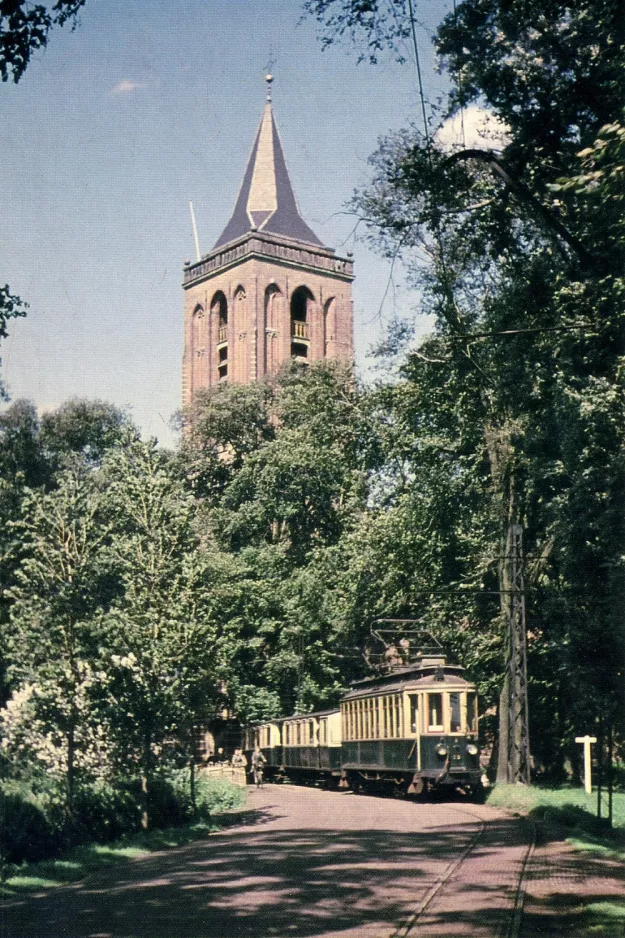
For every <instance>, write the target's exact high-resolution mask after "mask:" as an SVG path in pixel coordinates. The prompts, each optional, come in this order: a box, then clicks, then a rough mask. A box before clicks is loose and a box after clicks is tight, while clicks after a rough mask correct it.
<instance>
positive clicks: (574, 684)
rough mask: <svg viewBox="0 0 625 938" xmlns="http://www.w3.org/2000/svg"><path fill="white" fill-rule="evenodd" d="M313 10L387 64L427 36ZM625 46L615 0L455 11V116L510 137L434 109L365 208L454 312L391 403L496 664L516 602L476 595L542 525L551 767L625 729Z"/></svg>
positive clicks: (534, 635)
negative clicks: (515, 531) (411, 443)
mask: <svg viewBox="0 0 625 938" xmlns="http://www.w3.org/2000/svg"><path fill="white" fill-rule="evenodd" d="M307 8H308V10H309V12H311V13H312V14H313V15H315V16H316V17H317V19H318V20H319V22H320V23H321V24H322V26H323V28H324V35H325V41H326V42H333V41H336V40H337V38H338V37H339V36H346V35H347V36H349V37H350V38H351V39H355V40H357V41H361V40H364V41H365V43H366V44H367V48H368V54H369V55H370V56H371V55H373V56H374V57H375V56H376V55H377V54H378V53H379V52H380V51H381V50H383V49H389V48H390V49H393V50H395V51H397V50H398V49H399V48H400V47H401V43H402V42H403V40H405V39H406V38H407V37H409V36H411V35H412V26H413V25H414V26H415V33H414V36H415V39H416V41H417V43H420V42H422V41H423V32H422V30H421V29H420V27H419V24H418V22H416V21H414V22H412V21H411V16H412V14H413V12H414V10H415V9H416V6H415V5H414V4H411V3H409V2H405V0H379V2H377V0H373V2H370V3H366V4H361V3H356V2H352V0H319V2H317V0H311V2H309V3H308V4H307ZM624 36H625V33H624V28H623V17H622V10H621V6H620V4H618V3H615V2H613V0H583V2H581V3H578V4H575V5H570V4H568V3H566V2H561V0H554V2H551V3H547V4H545V3H544V2H540V3H539V2H532V0H530V2H529V3H527V2H523V3H520V2H519V3H517V2H514V0H513V2H511V3H502V2H501V0H465V2H463V3H459V4H458V5H457V7H456V8H455V9H454V11H453V13H450V14H449V15H448V16H447V17H446V19H445V20H444V21H443V22H442V24H441V25H440V26H439V29H438V31H437V34H436V36H435V40H434V41H435V45H436V47H437V52H438V54H439V57H440V61H441V65H442V66H443V67H444V68H446V69H447V71H448V74H449V76H450V78H451V83H452V84H451V92H450V95H449V100H448V105H447V109H446V111H445V112H444V113H443V117H444V118H446V117H447V116H449V115H453V114H458V112H459V111H461V109H463V108H465V107H467V106H471V107H472V108H473V110H472V111H467V112H466V115H467V121H469V118H470V116H471V115H475V113H476V108H481V109H483V110H484V111H485V112H487V113H489V114H491V115H492V116H493V117H494V118H495V119H496V121H497V127H498V128H500V129H501V130H503V131H504V132H503V133H500V135H499V139H497V140H493V139H492V138H491V139H488V138H484V139H483V140H482V141H481V142H479V143H478V145H477V146H475V144H474V143H470V144H467V143H465V140H464V139H463V138H462V137H461V138H460V139H459V140H458V143H457V145H456V146H455V152H453V149H452V152H453V155H451V154H450V150H449V148H448V145H447V144H446V143H445V141H446V140H448V139H449V136H445V133H444V132H443V131H444V128H443V131H441V130H439V129H438V128H437V123H438V121H437V120H436V112H435V111H434V110H432V112H431V113H430V115H429V117H428V120H429V121H431V123H429V125H428V127H427V128H423V130H422V132H419V131H417V130H416V129H415V128H414V127H411V128H408V129H407V130H405V131H402V132H400V133H398V134H395V135H393V136H392V137H389V138H387V139H386V140H383V141H381V143H380V147H379V149H378V151H377V153H376V154H374V156H373V157H372V161H371V162H372V168H373V172H372V180H371V183H370V184H369V185H368V186H367V187H366V188H365V189H364V190H363V191H361V192H358V193H357V194H356V196H355V199H354V209H355V211H357V212H358V213H359V214H360V215H361V217H362V218H363V219H365V221H366V224H367V225H368V228H369V232H370V238H371V241H372V242H373V244H374V245H375V246H376V247H377V248H378V249H379V250H381V251H382V252H383V253H385V254H386V255H387V256H389V257H393V258H397V257H398V256H400V257H402V259H403V260H404V262H405V264H406V267H407V269H408V271H409V274H410V276H411V277H412V279H413V281H414V283H415V285H416V286H418V287H419V289H420V303H421V309H422V310H424V311H426V312H429V313H431V314H433V315H434V317H435V319H436V325H435V328H434V331H433V335H432V336H431V337H430V338H429V339H428V340H427V341H426V342H424V343H423V344H422V345H421V347H420V348H418V349H410V350H409V351H408V354H407V355H406V364H405V367H404V370H403V374H404V379H405V383H402V384H400V385H398V386H397V387H396V388H395V389H394V390H393V391H390V392H389V393H395V394H396V395H398V396H399V397H400V398H403V399H404V400H408V401H409V404H408V409H407V412H406V419H405V421H404V423H403V426H407V427H408V428H409V432H412V433H414V435H415V438H416V441H415V445H416V446H417V447H418V448H419V450H420V454H419V458H418V460H417V461H416V464H415V467H414V471H415V472H417V473H418V475H419V481H421V479H422V478H423V476H424V473H425V474H427V471H428V469H427V467H428V466H431V467H436V470H438V471H439V473H440V474H439V483H440V484H441V487H442V489H443V490H444V491H446V492H447V493H448V501H447V506H448V511H449V513H450V515H451V516H452V520H451V521H450V523H449V524H448V526H447V529H445V524H444V522H443V521H442V519H441V518H440V516H436V515H434V514H433V513H432V508H431V507H430V506H428V509H427V513H426V518H427V519H428V520H430V521H431V522H432V527H433V530H434V532H435V534H436V536H437V537H440V539H441V544H442V545H443V546H444V548H445V549H446V550H448V551H449V559H450V560H451V561H452V563H453V564H455V568H454V567H453V566H452V567H451V568H447V569H445V570H444V575H443V582H446V583H448V584H449V585H453V584H454V583H456V584H458V585H460V584H461V583H462V584H466V586H469V587H471V589H472V591H473V594H472V595H467V599H466V602H465V606H464V615H465V617H466V622H467V630H468V632H469V633H470V635H471V636H472V639H471V642H475V640H476V637H477V636H478V635H480V636H482V640H483V641H484V640H485V641H486V644H487V647H488V649H489V654H490V653H492V651H493V647H494V645H495V646H496V644H497V642H498V641H499V644H500V645H501V639H497V633H498V629H497V619H498V610H497V609H496V607H495V605H494V604H493V603H489V602H487V601H485V595H484V594H481V593H480V590H481V587H482V584H483V585H484V586H485V587H486V588H490V589H491V590H493V591H494V592H497V591H498V590H499V592H500V595H501V597H502V602H501V609H502V612H503V613H505V611H506V609H505V607H506V600H505V596H506V590H507V585H508V584H507V582H506V567H505V564H504V563H502V557H504V555H505V552H506V533H507V528H508V525H509V524H510V523H518V524H521V525H522V526H523V528H524V538H525V551H526V554H527V558H528V562H527V565H526V578H525V579H526V588H527V597H526V598H527V618H528V627H529V632H528V639H529V674H530V714H531V739H532V751H533V753H534V756H535V759H536V762H537V765H538V766H539V767H541V766H542V767H543V768H545V769H546V770H548V771H554V770H555V769H557V767H558V766H561V765H562V763H563V759H564V756H565V750H568V752H569V754H570V753H571V745H570V740H571V737H572V736H573V735H574V727H575V726H578V725H580V724H581V723H585V724H586V725H591V724H592V721H593V720H594V718H595V716H596V715H597V714H598V713H600V712H603V713H604V715H607V716H608V718H609V719H613V720H616V721H618V722H620V723H621V724H622V718H623V714H622V706H621V704H622V699H623V663H624V647H623V629H622V620H623V599H624V596H625V592H624V587H625V582H624V579H625V578H624V569H623V544H624V542H625V538H624V534H625V532H624V530H623V511H622V506H623V496H624V494H625V493H624V479H625V473H624V470H625V458H624V456H625V453H624V449H625V446H624V444H625V407H624V404H625V399H624V398H625V388H624V387H623V352H624V348H623V338H624V331H623V330H624V326H625V322H624V317H623V287H624V285H625V281H624V280H623V271H624V270H625V241H624V240H623V234H624V232H623V201H624V198H625V189H624V176H623V172H624V168H623V166H624V159H623V157H624V155H625V150H624V147H623V140H624V134H625V122H624V120H623V112H622V104H623V79H622V76H623V66H624V64H625V55H624V44H623V43H624ZM439 113H440V112H439ZM463 126H464V125H463ZM467 129H468V128H467ZM463 133H464V131H463ZM491 147H495V148H496V149H497V150H498V152H497V154H496V155H495V154H494V153H493V152H492V150H491V149H490V148H491ZM408 438H410V437H409V436H408ZM436 470H435V471H436ZM466 524H468V526H469V530H470V534H469V531H468V530H466V528H465V525H466ZM429 582H430V586H433V585H434V584H435V583H436V582H438V581H437V580H436V578H434V580H433V579H432V577H430V578H429ZM484 592H485V591H484ZM426 603H427V604H426ZM427 605H429V600H427V601H426V602H424V606H423V608H427ZM413 608H414V607H413ZM428 615H431V613H430V612H428ZM499 631H501V629H500V630H499ZM487 636H490V637H491V639H490V641H489V640H488V638H487ZM501 650H502V651H504V650H505V649H503V648H502V649H501ZM477 660H478V661H479V663H480V666H481V668H482V669H483V668H484V666H485V665H487V660H486V659H485V658H484V649H482V648H480V649H479V650H478V657H477ZM489 660H490V661H491V664H492V658H491V659H489ZM502 664H503V662H501V663H500V665H499V670H500V672H501V668H502ZM497 682H498V683H501V678H498V679H497Z"/></svg>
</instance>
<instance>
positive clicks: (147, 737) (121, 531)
mask: <svg viewBox="0 0 625 938" xmlns="http://www.w3.org/2000/svg"><path fill="white" fill-rule="evenodd" d="M102 475H103V479H105V497H104V504H105V506H106V512H107V517H110V518H111V519H112V520H111V539H110V545H109V548H108V556H109V559H110V563H111V566H112V568H113V569H114V570H115V576H116V579H117V581H118V583H119V591H118V593H117V595H116V596H115V597H114V599H113V601H112V603H111V604H110V607H109V608H108V611H107V612H106V614H105V615H104V616H103V618H102V623H101V628H102V631H103V635H104V636H105V639H104V647H105V650H104V653H103V654H104V670H105V672H106V674H107V678H106V681H107V695H108V698H107V699H108V701H109V705H110V713H111V733H112V735H113V738H114V740H115V747H116V751H117V758H118V759H119V761H120V764H126V766H128V764H129V763H130V764H131V765H132V764H133V763H134V764H136V765H137V767H138V770H139V774H140V777H141V784H142V792H143V805H142V824H143V826H144V827H148V826H149V822H150V815H149V811H150V796H151V789H152V782H153V778H154V774H155V771H156V755H157V753H160V755H161V761H162V760H163V758H164V749H165V748H166V747H167V745H168V742H171V741H174V740H178V742H179V743H180V744H182V745H185V746H186V748H187V754H188V755H189V754H190V755H191V757H192V758H193V755H194V753H193V745H194V735H195V731H196V730H197V729H198V728H199V727H200V726H202V725H203V724H205V722H206V721H207V719H208V718H210V717H211V716H212V715H213V714H214V712H215V710H216V708H217V703H218V701H219V700H220V699H221V692H220V684H221V682H222V681H223V680H224V678H225V677H226V675H227V673H228V668H227V665H226V662H227V657H226V656H225V654H224V655H223V657H222V651H223V650H222V648H221V645H220V632H221V627H222V622H223V619H222V611H221V610H220V608H219V588H220V578H221V570H220V567H223V563H222V564H219V565H214V563H213V560H214V557H213V556H212V555H211V554H210V553H206V552H205V551H203V550H202V549H201V547H200V544H199V540H198V538H197V536H196V534H195V532H194V530H193V514H194V504H193V500H192V498H191V496H190V495H189V494H187V493H185V491H184V489H183V486H182V484H181V482H179V481H178V480H177V479H176V478H175V476H174V473H173V472H172V463H171V460H170V458H169V457H168V456H166V455H165V454H163V453H159V452H158V450H157V449H156V445H155V443H154V441H152V442H151V443H142V442H140V441H139V440H138V439H136V438H135V439H132V438H127V439H126V441H125V443H124V445H123V446H121V447H118V448H117V449H115V450H113V451H112V452H111V453H110V454H109V455H108V456H107V458H106V460H105V462H104V465H103V468H102Z"/></svg>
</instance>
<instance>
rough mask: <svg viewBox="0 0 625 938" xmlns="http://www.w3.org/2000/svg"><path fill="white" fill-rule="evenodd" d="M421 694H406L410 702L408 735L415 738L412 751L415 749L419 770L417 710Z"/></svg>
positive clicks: (419, 750)
mask: <svg viewBox="0 0 625 938" xmlns="http://www.w3.org/2000/svg"><path fill="white" fill-rule="evenodd" d="M420 697H421V694H408V703H409V704H410V723H409V726H410V736H411V737H412V738H413V739H414V740H415V742H414V748H413V751H414V750H416V757H417V758H416V764H417V769H418V770H419V771H421V726H420V724H419V710H420V706H419V704H420V700H419V698H420Z"/></svg>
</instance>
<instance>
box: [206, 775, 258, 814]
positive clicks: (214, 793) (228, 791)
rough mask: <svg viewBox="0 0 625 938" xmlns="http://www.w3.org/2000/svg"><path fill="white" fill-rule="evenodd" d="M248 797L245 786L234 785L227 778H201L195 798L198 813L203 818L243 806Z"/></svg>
mask: <svg viewBox="0 0 625 938" xmlns="http://www.w3.org/2000/svg"><path fill="white" fill-rule="evenodd" d="M246 797H247V795H246V792H245V789H244V788H241V787H240V786H239V785H233V784H232V782H229V781H227V779H225V778H222V779H218V778H216V779H208V778H200V779H198V781H197V784H196V789H195V799H196V804H197V809H198V814H199V815H200V816H201V817H202V818H205V817H210V815H212V814H219V812H220V811H228V810H230V809H231V808H241V807H243V805H244V804H245V801H246Z"/></svg>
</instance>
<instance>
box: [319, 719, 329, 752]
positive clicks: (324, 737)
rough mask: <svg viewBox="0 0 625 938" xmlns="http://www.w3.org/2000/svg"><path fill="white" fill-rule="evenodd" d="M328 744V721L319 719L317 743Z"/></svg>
mask: <svg viewBox="0 0 625 938" xmlns="http://www.w3.org/2000/svg"><path fill="white" fill-rule="evenodd" d="M327 744H328V721H327V720H320V721H319V745H320V746H327Z"/></svg>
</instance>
